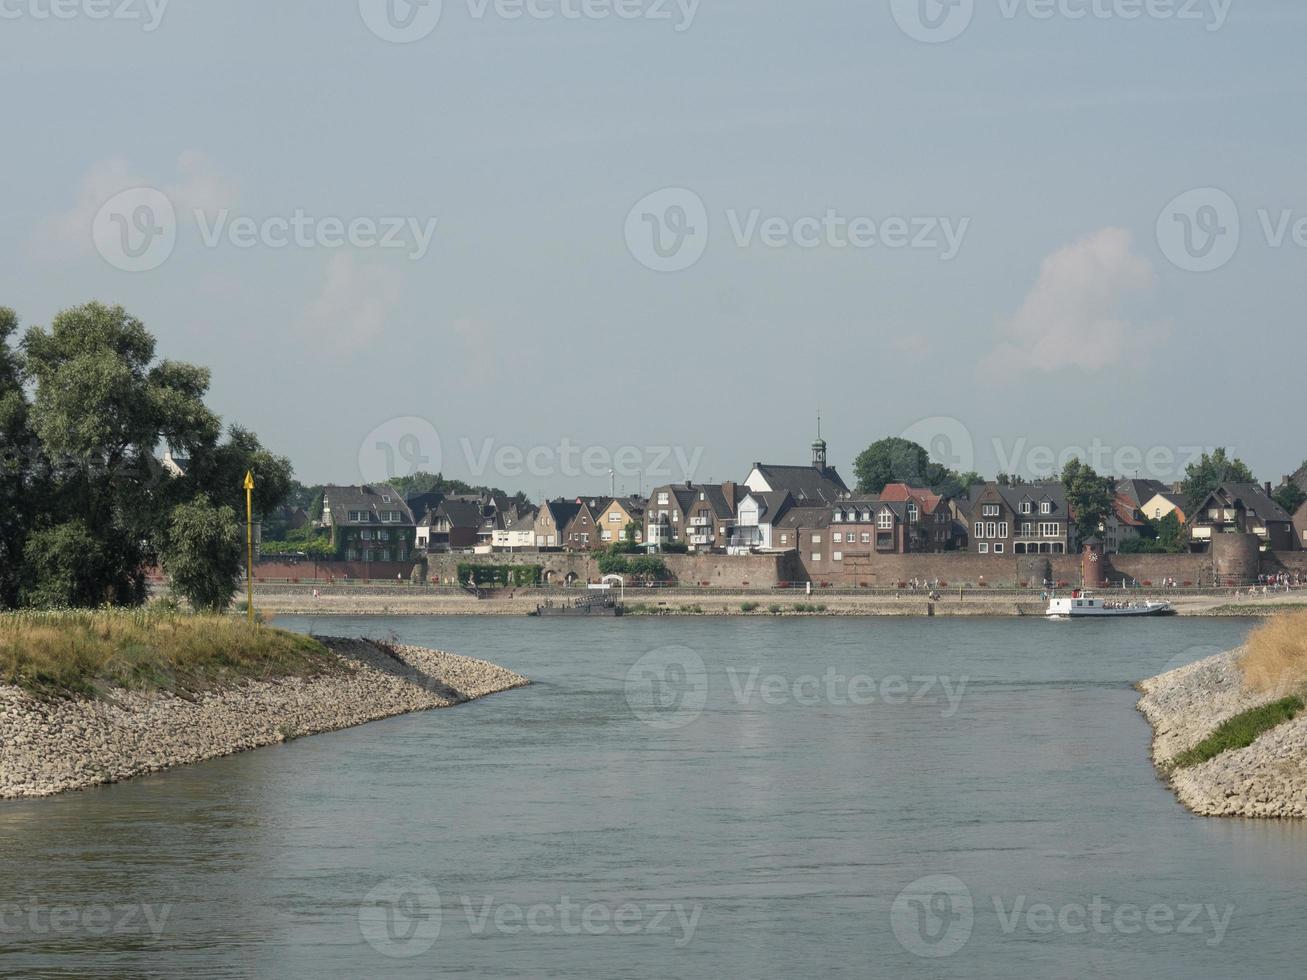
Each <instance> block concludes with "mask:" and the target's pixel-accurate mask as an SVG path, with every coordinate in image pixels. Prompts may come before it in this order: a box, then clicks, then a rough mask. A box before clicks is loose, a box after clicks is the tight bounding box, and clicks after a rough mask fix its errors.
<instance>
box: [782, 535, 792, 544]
mask: <svg viewBox="0 0 1307 980" xmlns="http://www.w3.org/2000/svg"><path fill="white" fill-rule="evenodd" d="M789 543H790V536H789V535H788V534H782V535H781V544H789Z"/></svg>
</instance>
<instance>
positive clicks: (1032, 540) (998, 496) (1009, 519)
mask: <svg viewBox="0 0 1307 980" xmlns="http://www.w3.org/2000/svg"><path fill="white" fill-rule="evenodd" d="M967 513H968V516H969V520H970V529H971V535H970V542H969V545H968V549H967V550H968V551H970V552H971V553H972V554H977V555H1064V554H1067V553H1068V552H1070V551H1072V550H1074V544H1075V531H1074V528H1073V527H1072V526H1071V515H1070V511H1069V509H1068V507H1067V502H1066V492H1065V490H1064V489H1063V488H1062V485H1061V484H1060V483H1026V484H1021V485H1019V486H1012V487H1009V486H1002V485H1000V484H998V483H986V484H983V485H977V486H975V487H972V490H971V496H970V498H969V506H968V507H967Z"/></svg>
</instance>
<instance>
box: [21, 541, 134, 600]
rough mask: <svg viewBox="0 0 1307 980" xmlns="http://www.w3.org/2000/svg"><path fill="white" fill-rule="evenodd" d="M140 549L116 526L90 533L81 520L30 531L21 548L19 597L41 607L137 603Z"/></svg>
mask: <svg viewBox="0 0 1307 980" xmlns="http://www.w3.org/2000/svg"><path fill="white" fill-rule="evenodd" d="M139 553H140V551H139V545H138V544H137V543H136V542H134V541H130V540H125V539H124V538H123V536H122V534H121V532H119V531H117V530H116V529H114V528H102V529H101V530H100V532H99V533H98V534H92V533H91V530H90V528H89V527H87V525H86V522H85V521H80V520H72V521H68V522H66V523H63V524H56V525H53V526H49V527H43V528H40V529H38V530H35V531H33V532H32V533H31V534H30V535H28V538H27V543H26V546H25V548H24V551H23V558H24V562H23V563H24V566H25V568H24V572H25V575H24V582H23V591H22V600H23V601H24V602H25V603H26V604H27V605H29V606H35V607H38V608H46V609H67V608H74V607H79V606H81V607H85V606H91V607H94V606H104V605H110V606H127V605H136V604H138V603H140V602H143V601H144V599H145V577H144V576H143V575H142V574H141V571H140V564H139V562H137V561H136V559H137V556H138V555H139Z"/></svg>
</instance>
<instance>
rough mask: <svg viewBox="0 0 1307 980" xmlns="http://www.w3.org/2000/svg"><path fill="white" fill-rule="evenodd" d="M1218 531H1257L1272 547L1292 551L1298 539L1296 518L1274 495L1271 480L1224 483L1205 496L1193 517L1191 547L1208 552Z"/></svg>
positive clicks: (1268, 546)
mask: <svg viewBox="0 0 1307 980" xmlns="http://www.w3.org/2000/svg"><path fill="white" fill-rule="evenodd" d="M1217 534H1255V535H1257V536H1258V537H1259V538H1261V540H1262V547H1263V548H1266V549H1269V550H1271V551H1288V550H1290V549H1291V548H1292V547H1293V545H1294V540H1295V534H1294V525H1293V518H1292V517H1290V516H1289V515H1288V514H1287V513H1285V511H1284V508H1283V507H1281V506H1280V505H1279V504H1277V503H1276V502H1275V501H1274V500H1273V499H1272V497H1271V485H1270V484H1269V483H1268V484H1266V486H1264V487H1261V486H1258V485H1257V484H1256V483H1222V484H1221V485H1220V486H1219V487H1217V488H1216V489H1215V490H1213V491H1212V492H1211V493H1209V494H1208V495H1207V496H1206V497H1205V498H1203V499H1202V501H1200V502H1199V503H1198V504H1197V505H1196V506H1195V507H1194V508H1193V512H1192V513H1191V514H1190V517H1189V543H1190V547H1191V548H1192V550H1194V551H1197V552H1206V551H1207V550H1208V549H1209V548H1210V547H1211V544H1212V537H1213V536H1214V535H1217Z"/></svg>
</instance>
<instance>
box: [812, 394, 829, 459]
mask: <svg viewBox="0 0 1307 980" xmlns="http://www.w3.org/2000/svg"><path fill="white" fill-rule="evenodd" d="M812 465H813V468H814V469H818V470H824V469H826V440H825V439H823V438H822V437H821V409H820V408H818V409H817V441H816V442H814V443H813V444H812Z"/></svg>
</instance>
